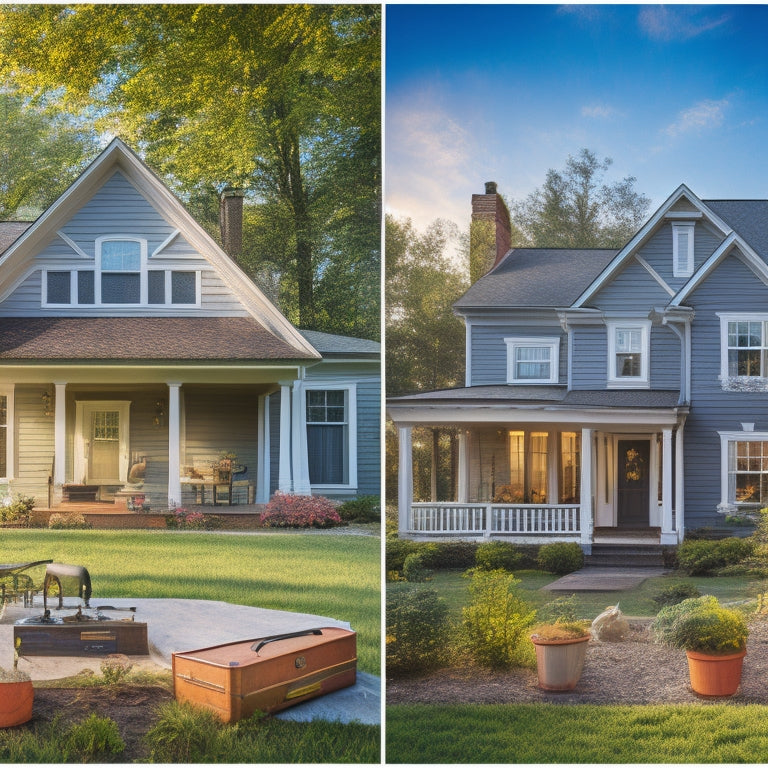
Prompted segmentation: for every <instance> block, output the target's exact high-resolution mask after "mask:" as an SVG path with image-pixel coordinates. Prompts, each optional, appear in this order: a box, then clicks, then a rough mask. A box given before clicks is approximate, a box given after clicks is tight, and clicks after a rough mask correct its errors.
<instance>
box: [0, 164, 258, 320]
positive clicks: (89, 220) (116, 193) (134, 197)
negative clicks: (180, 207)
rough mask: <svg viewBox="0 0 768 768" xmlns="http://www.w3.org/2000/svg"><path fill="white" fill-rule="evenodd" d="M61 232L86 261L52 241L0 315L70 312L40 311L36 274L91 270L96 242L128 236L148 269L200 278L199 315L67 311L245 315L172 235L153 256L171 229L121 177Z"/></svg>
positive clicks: (100, 311) (0, 306)
mask: <svg viewBox="0 0 768 768" xmlns="http://www.w3.org/2000/svg"><path fill="white" fill-rule="evenodd" d="M61 231H62V232H63V233H64V234H66V235H67V236H68V237H69V238H70V239H72V240H73V241H74V242H75V243H76V244H77V246H78V247H79V248H80V249H81V250H82V251H83V252H84V253H85V254H86V255H87V256H88V257H89V258H88V259H87V260H86V259H83V258H82V257H81V256H79V255H78V254H77V253H76V252H75V251H74V250H73V249H72V248H71V247H70V246H69V245H68V244H67V243H65V242H64V240H62V239H61V238H60V237H54V238H53V239H52V241H51V242H50V243H49V244H48V245H47V246H46V247H45V248H43V249H42V250H41V252H40V253H39V254H38V256H37V257H36V260H35V266H36V267H37V268H38V270H36V271H35V272H33V273H32V274H31V275H29V276H28V277H26V278H25V279H24V280H23V281H22V283H20V284H19V286H18V287H17V288H16V289H15V290H14V291H13V292H12V293H11V294H10V295H9V296H8V297H7V298H6V299H5V300H4V301H3V302H2V303H0V312H1V313H2V314H3V315H9V316H11V315H17V316H19V315H21V316H28V315H36V316H41V315H46V316H58V315H62V314H66V313H67V312H69V311H70V310H69V309H67V308H64V309H60V308H56V309H43V308H42V307H41V296H42V294H41V286H42V272H40V271H39V270H40V269H43V268H49V269H76V268H77V267H94V266H95V261H94V259H95V250H96V247H95V241H96V239H97V238H99V237H102V236H105V235H132V236H136V237H142V238H146V239H147V255H148V267H149V268H175V269H181V270H200V271H201V272H202V275H201V294H202V295H201V304H202V307H201V309H197V308H193V309H183V308H178V307H173V306H168V307H159V306H152V307H147V308H146V309H144V308H136V307H131V308H126V307H120V306H110V307H89V306H87V305H77V306H73V307H72V310H73V311H76V312H77V313H78V314H80V315H82V314H89V315H91V314H92V315H102V316H104V315H110V316H114V315H137V314H150V315H154V316H163V315H173V316H184V315H199V314H201V311H202V312H204V313H207V314H211V313H213V314H218V315H225V316H241V317H244V316H247V315H248V312H247V311H246V309H245V308H244V307H243V305H242V303H241V302H240V300H239V299H238V297H237V296H236V295H235V293H234V292H233V291H232V289H231V288H229V286H228V285H227V284H226V283H225V282H224V280H222V278H221V277H220V276H219V274H218V273H217V272H216V271H215V270H214V269H213V267H212V266H211V264H210V263H209V262H208V261H207V259H205V258H204V257H203V256H201V254H200V253H198V252H197V251H196V250H195V249H194V248H193V247H192V246H191V245H190V244H189V243H188V242H187V241H186V240H185V239H184V238H183V237H182V236H181V235H177V236H176V237H175V238H174V239H173V240H172V241H171V242H170V243H169V244H168V245H167V247H165V248H164V249H163V250H162V251H160V253H158V255H157V256H152V254H153V253H154V252H155V250H157V248H159V247H160V246H161V245H162V244H163V243H164V242H165V241H166V240H167V239H168V237H170V235H171V234H172V233H173V232H174V231H175V227H173V226H172V225H171V224H169V223H168V222H167V221H165V219H163V217H162V216H161V215H160V214H159V213H158V212H157V211H156V210H155V209H154V208H153V207H152V206H151V205H150V204H149V203H148V202H147V201H146V200H145V199H144V198H143V197H142V196H141V195H140V194H139V193H138V192H137V191H136V190H135V189H134V187H133V186H132V185H131V184H130V183H129V182H128V181H127V180H126V179H125V177H124V176H122V175H121V174H120V173H116V174H115V175H114V176H113V177H112V178H111V179H109V180H108V181H107V182H106V183H105V184H104V186H103V187H102V188H101V189H100V190H99V191H98V192H97V193H96V194H95V195H94V197H93V198H92V199H91V200H90V201H89V202H88V203H86V204H85V205H84V206H83V208H82V209H81V210H80V211H79V212H78V213H77V214H76V215H75V216H73V217H72V219H71V220H70V221H69V222H67V223H66V224H65V225H64V226H63V227H62V228H61Z"/></svg>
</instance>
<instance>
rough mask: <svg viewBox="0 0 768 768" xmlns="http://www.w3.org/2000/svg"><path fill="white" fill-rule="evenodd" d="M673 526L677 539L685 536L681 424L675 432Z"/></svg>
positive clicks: (679, 540)
mask: <svg viewBox="0 0 768 768" xmlns="http://www.w3.org/2000/svg"><path fill="white" fill-rule="evenodd" d="M675 528H676V529H677V531H676V532H677V541H678V543H680V542H681V541H682V540H683V537H684V536H685V464H684V458H683V425H682V424H681V425H680V426H679V427H678V428H677V433H676V434H675Z"/></svg>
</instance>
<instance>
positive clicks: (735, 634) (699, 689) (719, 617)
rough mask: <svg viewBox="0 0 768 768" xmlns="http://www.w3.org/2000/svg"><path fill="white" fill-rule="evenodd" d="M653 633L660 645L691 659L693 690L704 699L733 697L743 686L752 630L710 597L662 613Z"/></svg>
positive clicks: (666, 609)
mask: <svg viewBox="0 0 768 768" xmlns="http://www.w3.org/2000/svg"><path fill="white" fill-rule="evenodd" d="M652 630H653V632H654V635H655V636H656V639H657V640H658V641H659V642H662V643H665V644H666V645H670V646H672V647H673V648H680V649H682V650H684V651H685V652H686V656H687V657H688V672H689V675H690V680H691V688H693V690H694V691H695V692H696V693H698V694H699V695H701V696H731V695H733V694H734V693H736V690H737V689H738V687H739V684H740V683H741V671H742V666H743V662H744V656H745V655H746V653H747V650H746V649H747V636H748V634H749V629H748V628H747V622H746V620H745V619H744V616H743V615H742V614H741V613H739V611H736V610H733V609H731V608H726V607H725V606H722V605H720V603H719V602H718V601H717V598H715V597H712V596H711V595H705V596H704V597H696V598H690V599H688V600H683V601H682V602H681V603H678V604H677V605H671V606H669V607H667V608H663V609H662V610H661V611H659V613H658V616H657V617H656V619H655V621H654V623H653V625H652Z"/></svg>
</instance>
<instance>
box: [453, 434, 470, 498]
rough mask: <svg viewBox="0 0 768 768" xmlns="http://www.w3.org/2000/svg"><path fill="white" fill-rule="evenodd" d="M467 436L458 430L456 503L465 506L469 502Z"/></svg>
mask: <svg viewBox="0 0 768 768" xmlns="http://www.w3.org/2000/svg"><path fill="white" fill-rule="evenodd" d="M468 442H469V436H468V435H467V433H466V432H465V431H464V430H463V429H460V430H459V466H458V467H457V472H458V483H457V488H456V501H458V502H459V503H460V504H466V503H467V502H468V501H469V457H468V456H467V450H468V448H467V443H468Z"/></svg>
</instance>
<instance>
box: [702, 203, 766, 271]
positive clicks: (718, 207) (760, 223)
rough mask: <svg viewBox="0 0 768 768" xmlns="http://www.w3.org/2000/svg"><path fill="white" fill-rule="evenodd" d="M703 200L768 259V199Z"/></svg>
mask: <svg viewBox="0 0 768 768" xmlns="http://www.w3.org/2000/svg"><path fill="white" fill-rule="evenodd" d="M702 202H703V203H704V205H706V206H707V207H708V208H709V209H711V210H712V211H713V212H714V213H716V214H717V215H718V216H719V217H720V218H721V219H722V220H723V221H724V222H725V223H726V224H728V225H729V226H730V227H731V228H732V229H733V230H734V232H736V234H738V235H741V237H743V238H744V240H746V241H747V243H749V245H751V246H752V248H754V249H755V251H757V253H759V254H760V256H762V258H763V259H765V260H766V261H768V200H704V201H702Z"/></svg>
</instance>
